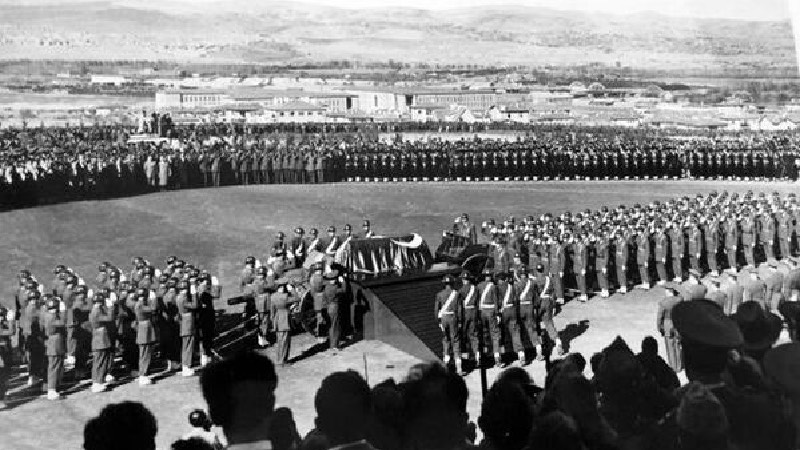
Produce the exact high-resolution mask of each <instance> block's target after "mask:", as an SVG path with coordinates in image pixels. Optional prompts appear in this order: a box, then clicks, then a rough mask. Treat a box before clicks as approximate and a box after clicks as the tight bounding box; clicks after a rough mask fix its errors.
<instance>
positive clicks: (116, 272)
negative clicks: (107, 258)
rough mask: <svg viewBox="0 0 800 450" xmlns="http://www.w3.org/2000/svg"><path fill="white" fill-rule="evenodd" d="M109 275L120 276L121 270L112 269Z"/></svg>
mask: <svg viewBox="0 0 800 450" xmlns="http://www.w3.org/2000/svg"><path fill="white" fill-rule="evenodd" d="M108 276H109V277H111V278H119V271H118V270H112V271H111V273H110V274H108Z"/></svg>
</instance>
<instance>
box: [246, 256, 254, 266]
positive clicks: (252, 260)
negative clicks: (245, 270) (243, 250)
mask: <svg viewBox="0 0 800 450" xmlns="http://www.w3.org/2000/svg"><path fill="white" fill-rule="evenodd" d="M251 264H252V265H255V264H256V257H255V256H248V257H247V258H245V259H244V265H246V266H249V265H251Z"/></svg>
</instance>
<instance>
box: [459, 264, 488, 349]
mask: <svg viewBox="0 0 800 450" xmlns="http://www.w3.org/2000/svg"><path fill="white" fill-rule="evenodd" d="M461 281H462V286H461V289H460V291H459V296H460V297H461V298H462V299H463V302H462V308H461V309H462V311H463V316H462V318H463V324H462V327H461V337H462V339H463V341H464V344H467V343H468V344H469V347H470V350H471V351H472V353H473V356H474V360H475V362H476V363H478V364H480V360H481V352H482V349H481V347H480V344H479V343H480V340H479V339H478V333H482V332H483V330H482V329H481V327H480V312H479V309H478V300H479V298H478V297H479V295H480V293H479V291H478V288H477V286H475V282H474V280H473V279H472V277H471V276H470V275H469V273H468V272H464V273H462V274H461Z"/></svg>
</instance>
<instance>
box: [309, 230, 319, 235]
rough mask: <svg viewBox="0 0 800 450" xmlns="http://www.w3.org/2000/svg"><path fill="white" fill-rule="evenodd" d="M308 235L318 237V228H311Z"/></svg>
mask: <svg viewBox="0 0 800 450" xmlns="http://www.w3.org/2000/svg"><path fill="white" fill-rule="evenodd" d="M308 234H310V235H312V236H316V235H318V234H319V230H317V229H316V228H311V229H310V230H308Z"/></svg>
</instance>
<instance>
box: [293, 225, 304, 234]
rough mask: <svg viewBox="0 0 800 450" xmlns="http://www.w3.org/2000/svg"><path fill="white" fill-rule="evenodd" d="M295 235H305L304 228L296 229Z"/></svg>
mask: <svg viewBox="0 0 800 450" xmlns="http://www.w3.org/2000/svg"><path fill="white" fill-rule="evenodd" d="M294 232H295V234H305V231H304V230H303V228H302V227H297V228H295V229H294Z"/></svg>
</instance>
